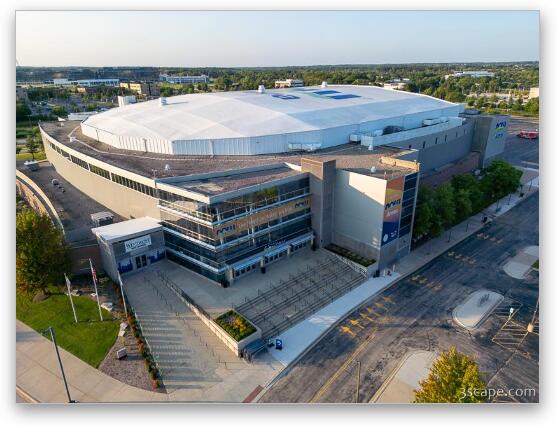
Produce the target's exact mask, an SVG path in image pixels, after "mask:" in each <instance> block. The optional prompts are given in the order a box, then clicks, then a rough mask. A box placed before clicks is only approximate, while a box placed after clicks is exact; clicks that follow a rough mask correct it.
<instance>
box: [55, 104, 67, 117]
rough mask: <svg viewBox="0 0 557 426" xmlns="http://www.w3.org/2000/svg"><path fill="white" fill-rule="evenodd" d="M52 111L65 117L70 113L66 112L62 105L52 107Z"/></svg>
mask: <svg viewBox="0 0 557 426" xmlns="http://www.w3.org/2000/svg"><path fill="white" fill-rule="evenodd" d="M52 113H53V114H54V115H56V116H58V117H65V116H67V115H68V113H67V112H66V108H64V107H63V106H60V105H56V106H55V107H54V108H52Z"/></svg>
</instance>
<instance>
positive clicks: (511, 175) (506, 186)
mask: <svg viewBox="0 0 557 426" xmlns="http://www.w3.org/2000/svg"><path fill="white" fill-rule="evenodd" d="M521 177H522V171H520V170H518V169H516V168H514V167H513V166H512V165H511V164H509V163H507V162H506V161H503V160H494V161H493V162H492V163H491V164H490V165H489V166H488V167H487V168H486V169H485V170H484V173H483V176H482V180H481V183H480V187H481V188H482V192H483V193H484V195H485V197H486V201H487V202H488V203H489V202H490V203H492V202H495V201H497V200H499V199H501V198H503V197H504V196H505V195H507V194H510V193H512V192H515V191H516V190H517V189H518V187H519V186H520V178H521Z"/></svg>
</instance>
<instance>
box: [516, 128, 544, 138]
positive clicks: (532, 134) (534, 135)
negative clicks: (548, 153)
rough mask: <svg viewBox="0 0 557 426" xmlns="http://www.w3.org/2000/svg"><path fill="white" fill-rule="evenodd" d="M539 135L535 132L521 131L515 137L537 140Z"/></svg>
mask: <svg viewBox="0 0 557 426" xmlns="http://www.w3.org/2000/svg"><path fill="white" fill-rule="evenodd" d="M539 135H540V133H539V132H538V131H537V130H521V131H520V133H519V134H518V135H517V136H518V137H519V138H522V139H538V136H539Z"/></svg>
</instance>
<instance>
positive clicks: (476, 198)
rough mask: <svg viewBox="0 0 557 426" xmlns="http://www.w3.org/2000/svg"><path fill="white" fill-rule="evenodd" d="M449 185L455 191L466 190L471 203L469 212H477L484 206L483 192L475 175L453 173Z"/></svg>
mask: <svg viewBox="0 0 557 426" xmlns="http://www.w3.org/2000/svg"><path fill="white" fill-rule="evenodd" d="M451 185H452V187H453V189H454V191H455V193H457V192H459V191H463V190H465V191H467V192H468V195H469V198H470V201H471V203H472V211H471V214H474V213H478V212H479V211H480V210H481V209H483V208H484V207H485V206H486V202H485V197H484V193H483V192H482V189H481V188H480V182H479V181H478V179H477V178H476V177H475V176H472V175H469V174H464V175H455V176H453V178H452V179H451Z"/></svg>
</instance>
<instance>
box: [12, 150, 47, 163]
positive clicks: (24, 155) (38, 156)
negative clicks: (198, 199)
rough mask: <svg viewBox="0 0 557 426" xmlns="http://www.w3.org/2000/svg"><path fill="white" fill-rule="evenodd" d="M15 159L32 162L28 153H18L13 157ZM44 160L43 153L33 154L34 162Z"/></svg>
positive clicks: (31, 157)
mask: <svg viewBox="0 0 557 426" xmlns="http://www.w3.org/2000/svg"><path fill="white" fill-rule="evenodd" d="M15 159H16V160H21V161H26V160H32V159H33V156H32V155H31V154H29V153H28V152H20V153H19V154H16V155H15ZM45 159H46V154H45V153H44V151H39V152H35V160H37V161H40V160H45Z"/></svg>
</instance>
